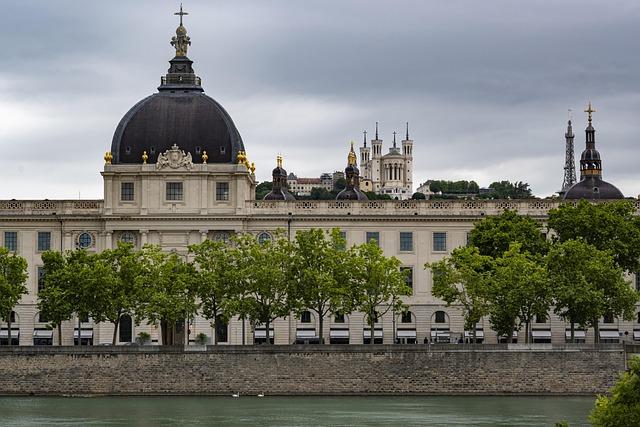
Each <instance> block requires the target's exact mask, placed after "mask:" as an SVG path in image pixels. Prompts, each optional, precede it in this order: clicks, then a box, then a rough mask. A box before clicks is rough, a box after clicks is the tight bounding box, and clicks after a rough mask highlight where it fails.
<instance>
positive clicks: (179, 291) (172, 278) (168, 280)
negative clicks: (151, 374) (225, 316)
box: [135, 245, 198, 345]
mask: <svg viewBox="0 0 640 427" xmlns="http://www.w3.org/2000/svg"><path fill="white" fill-rule="evenodd" d="M140 268H141V274H140V275H139V276H138V277H137V278H136V286H138V287H139V288H140V292H141V293H140V305H139V308H138V310H136V313H135V314H136V321H137V322H139V321H140V320H142V319H146V320H147V321H148V322H149V323H156V322H160V328H161V333H162V343H163V344H164V345H175V344H180V343H177V342H176V338H177V337H176V335H177V331H176V324H177V323H178V322H180V321H184V320H185V319H189V318H191V317H192V316H193V315H194V314H195V313H196V311H197V309H198V305H197V304H196V301H195V290H194V288H195V278H194V277H195V274H194V268H193V266H192V265H191V264H188V263H186V262H184V261H183V260H182V258H181V257H180V256H179V255H178V254H177V253H166V252H162V250H161V248H160V247H159V246H151V245H148V246H145V247H143V248H142V251H141V266H140Z"/></svg>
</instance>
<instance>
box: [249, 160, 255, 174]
mask: <svg viewBox="0 0 640 427" xmlns="http://www.w3.org/2000/svg"><path fill="white" fill-rule="evenodd" d="M249 169H251V173H256V164H255V163H253V162H251V167H250V168H249Z"/></svg>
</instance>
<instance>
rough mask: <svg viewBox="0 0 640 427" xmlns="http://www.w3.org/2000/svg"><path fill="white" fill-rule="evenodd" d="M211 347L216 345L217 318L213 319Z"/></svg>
mask: <svg viewBox="0 0 640 427" xmlns="http://www.w3.org/2000/svg"><path fill="white" fill-rule="evenodd" d="M213 345H218V316H217V315H216V316H214V317H213Z"/></svg>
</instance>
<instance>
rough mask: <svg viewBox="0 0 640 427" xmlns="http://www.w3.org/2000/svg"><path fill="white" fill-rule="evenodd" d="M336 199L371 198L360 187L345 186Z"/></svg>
mask: <svg viewBox="0 0 640 427" xmlns="http://www.w3.org/2000/svg"><path fill="white" fill-rule="evenodd" d="M336 200H369V198H368V197H367V195H366V194H364V193H363V192H362V191H360V189H359V188H355V187H354V188H345V189H344V190H342V191H341V192H339V193H338V195H337V196H336Z"/></svg>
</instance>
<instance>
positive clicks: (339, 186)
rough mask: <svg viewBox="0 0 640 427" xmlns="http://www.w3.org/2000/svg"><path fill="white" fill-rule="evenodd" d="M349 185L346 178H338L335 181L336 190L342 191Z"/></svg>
mask: <svg viewBox="0 0 640 427" xmlns="http://www.w3.org/2000/svg"><path fill="white" fill-rule="evenodd" d="M346 187H347V180H346V179H345V178H338V179H336V180H335V182H334V183H333V189H334V191H341V190H344V189H345V188H346Z"/></svg>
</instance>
